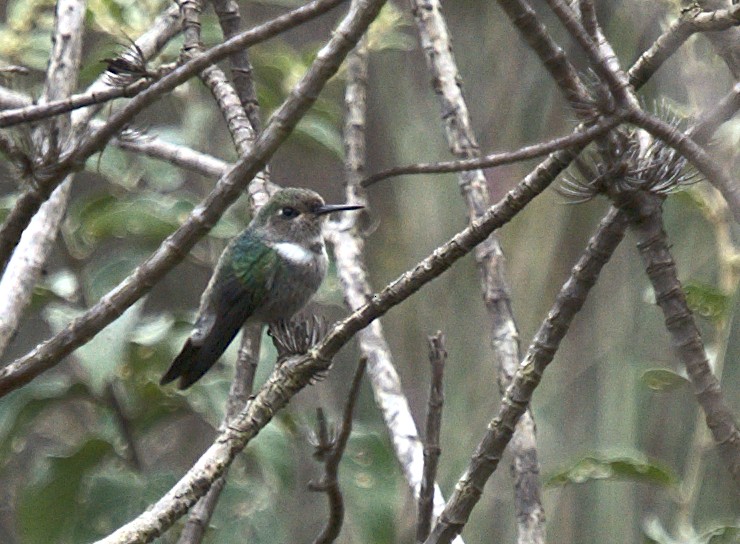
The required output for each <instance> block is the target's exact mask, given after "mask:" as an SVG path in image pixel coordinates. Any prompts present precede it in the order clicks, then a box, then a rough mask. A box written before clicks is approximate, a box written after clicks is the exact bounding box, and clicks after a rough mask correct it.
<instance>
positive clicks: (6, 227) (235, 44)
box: [0, 0, 343, 268]
mask: <svg viewBox="0 0 740 544" xmlns="http://www.w3.org/2000/svg"><path fill="white" fill-rule="evenodd" d="M342 1H343V0H314V1H313V2H310V3H308V4H306V5H304V6H301V7H299V8H297V9H294V10H292V11H290V12H288V13H286V14H284V15H281V16H279V17H276V18H275V19H272V20H270V21H268V22H266V23H264V24H262V25H259V26H257V27H255V28H254V29H252V30H249V31H246V32H243V33H241V34H239V35H238V36H235V37H234V38H232V39H231V40H228V41H227V42H225V43H223V44H220V45H217V46H214V47H213V48H211V49H209V50H208V51H206V52H205V53H203V54H202V55H198V56H197V57H196V58H194V59H192V60H190V61H188V62H186V63H185V64H183V65H182V66H180V67H179V68H177V69H176V70H174V71H173V72H171V73H169V74H168V75H167V76H165V77H163V78H162V79H160V80H158V81H157V82H156V83H154V84H153V85H152V86H150V87H148V88H147V89H145V90H144V91H142V92H141V93H139V94H138V95H137V96H136V97H134V98H133V99H132V100H131V101H130V102H129V103H128V104H127V105H126V106H124V107H122V108H121V109H120V110H118V111H116V112H115V113H113V114H112V115H111V117H110V118H109V119H108V121H107V122H106V123H105V124H104V125H103V126H102V127H101V128H100V129H98V130H96V131H94V132H92V133H91V134H89V135H88V136H87V137H86V138H85V139H84V140H82V142H81V143H80V144H79V145H78V146H76V147H75V148H74V149H73V150H72V151H71V152H70V153H68V154H66V155H64V156H63V157H62V158H61V159H60V160H58V161H56V162H55V163H54V164H53V165H49V167H48V168H47V170H46V171H44V172H43V175H41V172H37V173H36V179H35V180H34V184H33V186H32V188H31V189H29V190H27V191H26V192H24V193H23V194H22V195H21V196H20V197H19V198H18V201H17V202H16V204H15V206H14V207H13V209H12V210H11V212H10V213H9V214H8V216H7V217H6V218H5V221H4V222H3V224H2V226H1V227H0V268H3V267H4V264H5V263H6V262H7V259H8V258H9V256H10V253H11V252H12V250H13V248H14V247H15V246H16V244H17V243H18V239H19V238H20V235H21V232H23V230H24V229H25V228H26V226H27V225H28V222H29V221H30V219H31V217H32V216H33V214H34V213H36V210H38V208H39V206H40V205H41V203H42V202H43V201H44V200H46V199H47V198H48V197H49V195H50V194H51V192H52V191H53V190H54V188H55V187H56V186H57V185H58V184H59V183H60V182H61V180H62V179H63V178H64V177H65V176H66V175H67V173H69V172H71V171H74V170H77V169H80V168H82V167H83V166H84V163H85V161H86V160H87V159H88V158H89V157H90V156H91V155H93V154H94V153H97V152H98V151H101V150H102V149H103V148H104V147H105V145H106V144H107V143H108V141H109V140H110V139H111V138H113V137H114V136H116V135H117V134H119V133H120V132H121V130H123V128H124V127H125V126H126V125H128V124H129V123H130V122H131V119H132V118H133V117H134V116H135V115H136V114H138V113H139V112H141V111H142V110H144V108H146V107H148V106H149V105H151V104H153V103H154V102H155V101H157V100H158V99H159V98H161V96H163V95H164V94H165V93H167V92H169V91H171V90H172V89H174V88H175V87H177V86H178V85H180V84H182V83H184V82H185V81H187V80H188V79H189V78H191V77H193V76H194V75H196V74H198V73H200V72H201V71H202V70H204V69H205V68H207V67H208V66H210V65H211V64H213V63H215V62H217V61H218V60H220V59H222V58H224V57H226V56H228V55H229V54H231V53H233V52H234V51H236V50H237V49H239V48H241V47H247V46H250V45H254V44H255V43H259V42H261V41H264V40H266V39H269V38H271V37H273V36H275V35H277V34H279V33H281V32H284V31H286V30H288V29H290V28H293V27H295V26H297V25H299V24H301V23H303V22H305V21H307V20H310V19H312V18H314V17H317V16H319V15H321V14H323V13H326V12H327V11H329V10H330V9H332V8H334V7H336V6H337V5H338V4H340V3H342ZM320 60H322V61H323V59H320ZM332 60H333V59H332ZM319 65H320V66H322V67H323V65H324V63H323V62H321V63H319ZM330 65H331V63H327V67H330ZM330 69H331V68H330ZM296 90H297V91H302V89H300V88H297V89H295V90H294V91H296ZM306 98H308V100H307V102H305V103H304V102H303V101H297V102H296V101H293V100H294V99H290V100H288V102H287V103H289V104H290V106H295V105H297V104H300V107H299V109H301V108H303V107H305V106H306V105H307V104H310V103H313V101H314V100H315V97H313V96H309V97H306ZM278 113H281V115H286V114H287V115H288V116H289V117H291V116H292V115H294V112H288V111H286V109H285V108H283V110H282V111H279V112H278ZM302 113H303V112H301V114H302ZM281 122H282V120H281ZM276 136H277V137H278V139H280V140H282V138H284V137H285V136H287V133H286V132H285V131H284V129H283V127H281V129H280V131H278V132H277V134H273V135H272V136H271V138H274V137H276ZM271 138H270V139H271ZM270 139H266V140H270ZM252 176H254V174H251V175H250V178H251V177H252Z"/></svg>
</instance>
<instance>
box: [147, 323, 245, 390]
mask: <svg viewBox="0 0 740 544" xmlns="http://www.w3.org/2000/svg"><path fill="white" fill-rule="evenodd" d="M238 331H239V328H238V327H237V328H235V329H234V330H233V332H231V331H228V332H225V331H219V332H220V333H221V334H211V335H210V336H209V337H208V338H206V339H205V341H204V342H202V344H200V345H199V344H195V343H194V342H193V340H192V338H188V341H187V342H185V345H184V346H183V348H182V351H180V354H179V355H178V356H177V357H175V360H174V361H172V364H171V365H170V367H169V368H168V369H167V372H165V373H164V376H162V379H161V380H159V384H160V385H165V384H168V383H170V382H171V381H173V380H175V379H177V378H180V381H179V383H178V384H177V387H178V388H179V389H187V388H188V387H190V386H191V385H193V384H194V383H195V382H197V381H198V380H199V379H200V377H201V376H203V374H205V373H206V372H208V369H210V368H211V367H212V366H213V365H214V364H216V361H218V358H219V357H220V356H221V354H222V353H223V352H224V351H225V350H226V348H227V346H228V345H229V344H230V343H231V341H232V340H233V339H234V337H235V336H236V333H237V332H238Z"/></svg>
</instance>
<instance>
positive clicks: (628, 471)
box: [546, 457, 676, 486]
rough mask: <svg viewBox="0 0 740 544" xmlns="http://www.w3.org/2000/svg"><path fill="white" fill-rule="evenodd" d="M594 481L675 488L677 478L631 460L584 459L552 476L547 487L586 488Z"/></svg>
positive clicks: (661, 468)
mask: <svg viewBox="0 0 740 544" xmlns="http://www.w3.org/2000/svg"><path fill="white" fill-rule="evenodd" d="M592 480H632V481H635V482H640V483H647V484H657V485H664V486H667V485H675V484H676V477H675V475H673V474H671V471H670V470H668V469H666V468H665V467H661V466H659V465H657V464H655V463H646V462H645V461H641V460H639V459H634V458H629V457H618V458H605V457H601V458H598V457H584V458H583V459H580V460H579V461H578V462H576V463H575V464H574V465H573V466H571V467H569V468H567V469H565V470H562V471H560V472H557V473H555V474H552V475H551V476H550V477H549V478H547V479H546V485H548V486H559V485H566V484H582V483H585V482H588V481H592Z"/></svg>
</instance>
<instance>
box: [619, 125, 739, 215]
mask: <svg viewBox="0 0 740 544" xmlns="http://www.w3.org/2000/svg"><path fill="white" fill-rule="evenodd" d="M628 119H629V121H630V122H631V123H634V124H635V125H637V126H638V127H640V128H641V129H643V130H645V131H647V132H649V133H650V134H652V135H653V136H655V137H657V138H660V139H661V140H663V141H664V142H665V143H667V144H668V145H669V146H671V147H672V148H674V149H675V150H676V151H678V152H679V153H681V155H683V156H684V157H686V159H688V160H689V161H690V162H691V163H692V164H693V165H694V166H695V167H696V169H697V170H699V172H701V174H702V175H703V176H704V177H705V178H706V179H707V181H709V183H711V184H712V185H713V186H714V188H715V189H717V190H718V191H719V192H720V193H721V194H722V197H723V198H724V199H725V201H726V202H727V205H728V206H729V208H730V212H731V213H732V215H733V217H734V218H735V221H736V222H738V223H740V180H737V179H732V178H731V177H730V176H729V175H727V174H726V173H725V172H724V171H723V170H722V169H721V168H720V167H719V166H717V164H716V163H715V161H713V160H712V159H711V158H710V157H709V155H707V153H706V151H704V149H703V148H702V147H701V146H700V145H699V144H697V143H696V142H695V141H694V140H693V139H692V138H689V137H687V136H685V135H683V134H681V132H680V131H678V130H676V128H674V127H672V126H671V125H670V124H668V123H666V122H665V121H662V120H661V119H659V118H657V117H656V116H654V115H651V114H649V113H647V112H644V111H642V110H635V111H633V112H632V113H630V115H629V118H628Z"/></svg>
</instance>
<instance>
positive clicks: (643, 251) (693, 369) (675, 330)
mask: <svg viewBox="0 0 740 544" xmlns="http://www.w3.org/2000/svg"><path fill="white" fill-rule="evenodd" d="M661 205H662V199H660V198H658V197H655V196H653V195H643V196H641V197H640V198H639V200H635V202H634V205H631V206H629V209H628V210H627V211H628V212H629V213H630V215H631V216H632V222H631V227H632V230H633V231H634V232H635V234H636V235H637V239H638V241H637V248H638V249H639V250H640V255H641V256H642V260H643V263H644V265H645V272H646V273H647V275H648V277H649V278H650V282H651V283H652V285H653V290H654V291H655V301H656V303H657V304H658V306H660V309H661V310H662V311H663V315H664V316H665V325H666V328H667V329H668V332H669V333H670V334H671V338H672V340H673V342H672V343H673V347H674V348H675V350H676V351H677V352H678V356H679V357H680V359H681V361H682V362H683V364H684V365H685V366H686V371H687V373H688V375H689V378H690V379H691V383H692V384H693V386H694V393H695V395H696V399H697V401H698V402H699V405H700V406H701V407H702V410H704V415H705V416H706V420H707V426H708V427H709V430H710V431H711V432H712V436H713V437H714V441H715V443H716V444H717V449H718V450H719V453H720V455H721V457H722V458H723V459H724V461H725V463H726V465H727V468H728V470H729V471H730V474H731V476H732V477H733V479H734V480H735V483H736V484H737V485H738V487H740V430H739V429H738V425H737V422H736V421H735V417H734V415H733V414H732V411H731V410H730V408H729V407H728V406H727V404H726V403H725V401H724V397H723V395H722V390H721V388H720V384H719V380H717V377H716V376H715V375H714V373H713V372H712V368H711V366H710V365H709V361H708V360H707V356H706V353H705V350H704V342H703V341H702V339H701V335H700V333H699V329H698V327H697V326H696V322H695V321H694V317H693V314H692V313H691V310H690V309H689V307H688V304H687V303H686V295H685V294H684V291H683V288H682V287H681V282H680V281H679V280H678V273H677V270H676V263H675V262H674V260H673V256H672V255H671V252H670V250H669V246H668V236H667V235H666V233H665V231H664V230H663V220H662V211H661Z"/></svg>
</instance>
